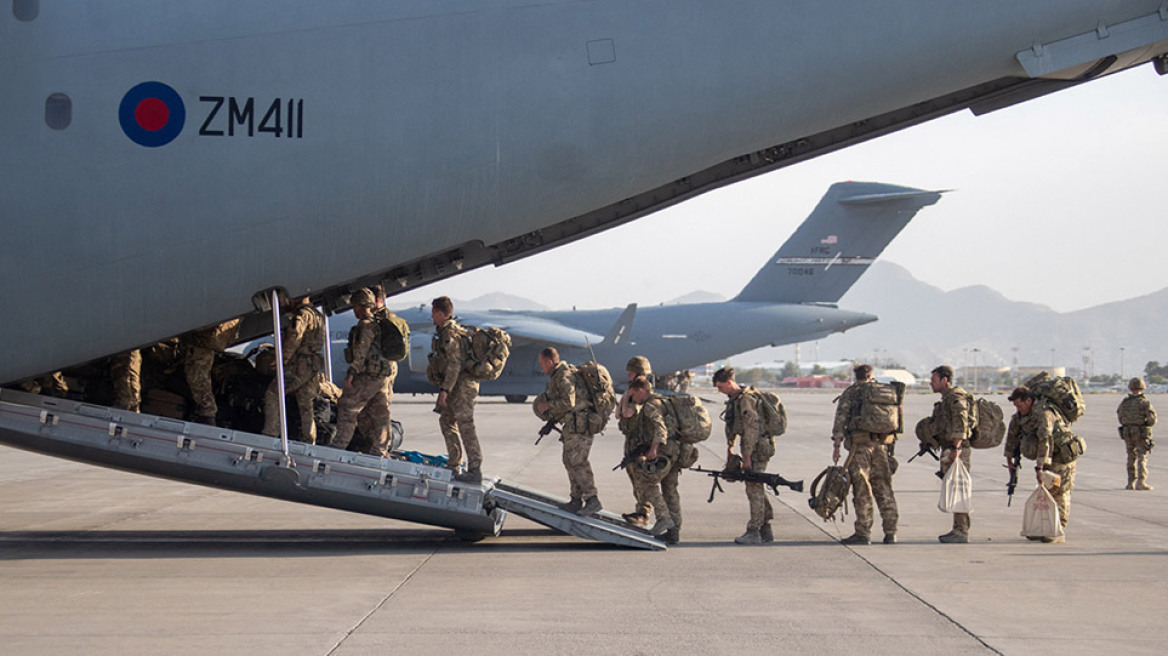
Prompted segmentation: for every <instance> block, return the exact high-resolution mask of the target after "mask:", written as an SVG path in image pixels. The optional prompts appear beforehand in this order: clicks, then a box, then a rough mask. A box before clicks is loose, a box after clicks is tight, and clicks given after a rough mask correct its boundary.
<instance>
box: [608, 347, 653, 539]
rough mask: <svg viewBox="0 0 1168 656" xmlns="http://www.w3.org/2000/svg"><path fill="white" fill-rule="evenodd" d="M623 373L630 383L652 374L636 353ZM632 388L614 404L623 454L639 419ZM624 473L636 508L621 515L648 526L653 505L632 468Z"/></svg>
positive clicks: (646, 362)
mask: <svg viewBox="0 0 1168 656" xmlns="http://www.w3.org/2000/svg"><path fill="white" fill-rule="evenodd" d="M625 373H626V374H627V375H628V380H629V382H630V383H632V382H633V381H634V380H636V378H637V377H638V376H643V377H644V378H646V379H648V378H649V377H650V376H652V375H653V368H652V366H651V365H650V364H649V359H648V358H646V357H644V356H642V355H637V356H634V357H632V358H630V359H629V361H628V363H626V364H625ZM632 391H633V390H632V388H631V387H626V388H625V391H624V394H621V398H620V402H618V403H617V406H616V416H617V426H618V428H620V431H621V434H623V435H624V436H625V456H628V455H629V453H631V448H632V442H631V441H630V438H632V437H634V434H635V433H636V432H637V430H638V424H639V423H640V420H641V406H639V405H637V404H636V403H635V402H634V401H633V400H632ZM625 473H626V474H628V476H629V483H631V484H632V486H633V499H634V500H635V501H636V504H637V505H636V508H635V509H634V510H633V512H631V513H624V514H622V515H621V517H623V518H624V520H625V521H626V522H628V523H630V524H633V525H634V526H640V527H642V528H648V526H649V514H650V513H651V512H652V510H653V507H652V506H651V505H649V504H648V502H646V501H645V500H644V499H642V498H641V496H640V494H639V492H638V488H637V482H636V481H635V480H634V479H633V470H632V469H631V468H630V467H625Z"/></svg>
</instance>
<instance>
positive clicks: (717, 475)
mask: <svg viewBox="0 0 1168 656" xmlns="http://www.w3.org/2000/svg"><path fill="white" fill-rule="evenodd" d="M689 470H690V471H696V472H701V473H703V474H706V475H707V476H711V477H713V479H714V486H713V487H712V488H710V498H709V499H706V503H713V502H714V494H715V493H716V492H725V490H723V489H722V484H721V482H720V481H719V479H722V478H724V479H726V480H728V481H732V482H738V481H742V482H744V483H762V484H763V485H765V486H767V487H769V488H770V489H771V491H772V492H774V493H775V496H779V486H780V485H782V486H784V487H788V488H791V489H792V490H794V491H796V492H802V491H803V481H788V480H787V479H785V478H783V477H782V476H780V475H778V474H768V473H766V472H753V471H750V470H749V469H748V470H739V471H723V470H720V469H703V468H701V467H690V468H689Z"/></svg>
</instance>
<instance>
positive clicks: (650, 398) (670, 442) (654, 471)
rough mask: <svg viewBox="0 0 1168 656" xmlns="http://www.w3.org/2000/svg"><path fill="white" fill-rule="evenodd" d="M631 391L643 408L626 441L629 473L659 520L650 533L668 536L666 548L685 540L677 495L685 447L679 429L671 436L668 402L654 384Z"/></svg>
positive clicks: (637, 384)
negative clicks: (655, 388)
mask: <svg viewBox="0 0 1168 656" xmlns="http://www.w3.org/2000/svg"><path fill="white" fill-rule="evenodd" d="M629 390H630V391H631V393H632V395H631V396H632V402H633V403H635V404H636V405H637V406H639V407H640V408H641V410H640V413H639V421H638V422H637V424H636V426H635V427H634V429H633V430H632V431H631V432H630V433H629V434H628V436H627V438H626V440H625V454H626V455H625V457H626V458H629V459H630V462H629V464H628V465H627V466H626V471H628V473H629V478H630V479H631V480H632V482H633V495H634V496H635V497H636V498H637V499H639V500H641V501H642V502H643V503H644V506H645V508H646V509H647V511H653V512H654V514H655V515H656V517H657V522H656V523H655V524H654V525H653V528H652V529H651V531H650V532H651V533H652V534H653V535H656V536H664V538H663V539H664V540H665V542H666V544H677V543H678V542H679V541H680V540H681V496H680V495H679V494H678V491H677V479H678V476H680V475H681V468H680V467H679V463H680V461H681V458H680V456H681V453H680V449H679V447H680V446H681V445H680V443H679V441H678V440H677V439H676V427H674V430H673V431H672V432H673V433H674V435H673V436H672V437H671V436H670V430H669V428H668V424H669V423H670V422H668V421H667V420H666V418H667V417H670V415H669V410H668V409H667V408H666V407H665V404H666V403H668V401H666V400H665V398H664V397H662V396H661V395H659V394H654V393H653V384H652V383H650V382H649V379H647V378H645V377H644V376H638V377H636V378H635V379H633V381H632V382H631V383H629ZM686 446H688V445H686ZM691 448H692V447H691ZM647 511H646V512H645V515H646V517H648V512H647ZM646 523H647V522H646Z"/></svg>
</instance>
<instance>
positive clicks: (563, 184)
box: [0, 0, 1168, 548]
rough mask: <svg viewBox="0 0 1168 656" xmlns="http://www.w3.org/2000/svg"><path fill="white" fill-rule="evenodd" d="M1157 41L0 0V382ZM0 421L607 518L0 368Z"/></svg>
mask: <svg viewBox="0 0 1168 656" xmlns="http://www.w3.org/2000/svg"><path fill="white" fill-rule="evenodd" d="M1166 53H1168V2H1165V1H1164V0H1107V1H1106V2H1100V1H1099V0H1031V1H1029V2H1017V0H983V1H982V2H978V3H938V2H936V1H935V0H900V1H899V2H895V3H873V2H867V1H863V0H840V1H837V2H809V3H794V2H777V1H775V0H740V1H739V2H733V3H719V2H711V1H710V0H637V1H629V0H591V1H583V0H542V1H541V2H536V3H533V2H529V1H528V0H397V1H395V2H366V1H360V0H331V1H330V2H307V1H305V0H281V1H280V2H276V1H274V0H267V1H263V0H260V1H256V2H247V3H241V2H237V1H235V0H201V1H200V2H188V1H179V0H153V1H151V2H97V3H67V2H41V1H40V0H11V1H10V2H6V3H4V5H3V6H2V7H0V89H2V90H3V93H0V144H2V145H3V157H2V158H0V212H2V215H0V225H2V228H0V230H2V234H0V307H2V308H4V309H5V311H6V314H5V316H4V320H3V321H0V344H3V348H2V349H0V383H11V382H15V381H20V380H22V379H25V378H29V377H32V376H37V375H40V374H44V373H46V372H51V371H55V370H58V369H62V368H66V367H70V366H74V365H79V364H82V363H85V362H88V361H92V360H94V359H97V358H102V357H105V356H108V355H111V354H114V353H117V352H119V351H123V350H125V349H131V348H135V347H139V346H142V345H146V344H150V343H152V342H155V341H156V340H160V339H165V338H168V337H170V336H173V335H178V334H180V333H184V332H187V331H191V330H195V329H198V328H200V327H203V326H208V325H212V324H215V323H218V322H220V321H223V320H226V319H230V318H233V317H241V316H242V317H245V321H244V326H243V329H242V331H241V336H242V337H243V338H244V339H246V338H249V337H253V336H257V335H260V334H263V333H266V332H270V331H271V330H272V327H273V326H272V324H273V320H272V319H271V318H269V316H268V314H267V310H269V306H271V305H274V304H275V303H276V302H278V301H279V300H280V299H282V298H294V297H301V296H305V295H308V296H310V297H311V300H312V301H313V302H314V303H316V304H318V305H320V306H322V307H324V308H325V309H326V310H328V311H329V312H336V311H338V310H342V309H345V308H346V307H347V306H348V296H349V294H350V293H351V292H352V291H353V290H354V289H356V288H357V287H360V286H365V285H368V284H372V283H381V284H383V285H384V286H385V287H386V289H387V291H388V292H389V293H390V294H393V293H397V292H401V291H405V290H408V289H413V288H415V287H417V286H419V285H422V284H425V283H429V282H433V281H435V280H439V279H442V278H445V277H448V276H451V275H454V274H456V273H458V272H460V271H466V270H468V269H472V268H476V267H481V266H484V265H487V264H495V265H502V264H505V263H507V262H510V261H513V260H516V259H518V258H522V257H526V256H528V255H531V254H534V253H538V252H542V251H545V250H547V249H550V248H553V247H556V246H559V245H562V244H565V243H568V242H571V241H573V240H576V239H580V238H582V237H585V236H588V235H590V234H594V233H596V232H599V231H602V230H606V229H608V228H611V227H614V226H617V225H620V224H622V223H625V222H628V221H632V220H634V219H636V218H638V217H641V216H644V215H646V214H649V213H651V212H654V211H656V210H659V209H661V208H664V207H668V206H670V205H673V204H676V203H679V202H681V201H683V200H686V199H687V198H691V197H693V196H696V195H698V194H701V193H704V192H706V191H709V190H712V189H715V188H718V187H721V186H724V185H728V184H731V183H733V182H736V181H739V180H742V179H745V178H749V177H752V176H755V175H759V174H761V173H765V172H768V171H772V170H775V169H778V168H781V167H783V166H787V165H789V164H793V163H796V162H799V161H803V160H805V159H808V158H811V157H814V156H816V155H819V154H822V153H826V152H830V151H833V150H836V149H839V148H844V147H846V146H848V145H851V144H855V143H858V142H860V141H864V140H866V139H871V138H873V137H877V136H880V135H882V134H886V133H888V132H891V131H894V130H897V129H900V128H903V127H907V126H910V125H914V124H917V123H921V122H923V121H927V120H929V119H932V118H935V117H938V116H942V115H945V114H948V113H952V112H955V111H959V110H961V109H965V108H969V109H971V110H972V111H974V112H975V113H984V112H990V111H993V110H995V109H998V108H1001V107H1006V106H1009V105H1011V104H1014V103H1018V102H1022V101H1025V100H1027V99H1030V98H1034V97H1037V96H1040V95H1043V94H1046V93H1050V92H1053V91H1057V90H1059V89H1063V88H1067V87H1070V86H1074V85H1076V84H1080V83H1082V82H1086V81H1089V80H1092V79H1094V78H1097V77H1099V76H1101V75H1106V74H1110V73H1114V72H1116V71H1120V70H1123V69H1127V68H1130V67H1133V66H1137V65H1141V64H1144V63H1147V62H1152V63H1153V65H1154V66H1155V67H1156V69H1157V71H1159V72H1160V73H1162V74H1163V73H1165V72H1166V71H1168V56H1166ZM756 293H757V288H755V287H753V286H748V287H747V289H746V290H744V292H743V294H742V295H740V296H739V299H738V300H740V301H751V300H753V298H754V297H755V294H756ZM581 326H582V327H583V328H584V329H586V330H588V331H590V332H596V333H597V334H600V331H604V330H606V327H604V326H601V325H598V324H596V325H594V324H592V323H587V324H581ZM277 380H280V377H279V376H277ZM0 441H3V442H5V443H9V444H15V445H17V446H20V447H23V448H27V449H32V450H36V451H40V452H44V453H51V454H55V455H61V456H65V457H73V458H79V459H83V460H86V461H90V462H97V463H102V464H107V465H111V466H117V467H123V468H127V469H132V470H135V471H143V472H148V473H153V474H157V475H161V476H167V477H171V478H177V479H181V480H188V481H193V482H200V483H206V484H210V485H216V486H220V487H225V488H229V489H237V490H243V491H249V492H254V493H257V494H266V495H270V496H276V497H280V498H287V499H292V500H298V501H304V502H308V503H318V504H321V505H326V506H331V507H336V508H345V509H350V510H359V511H361V512H372V513H376V514H383V515H386V516H392V517H398V518H402V519H409V520H412V521H421V522H426V523H432V524H440V525H444V526H451V527H454V528H456V530H462V531H464V532H465V533H468V534H477V535H481V534H484V533H490V532H493V531H497V530H498V527H499V526H500V525H501V522H502V514H503V513H504V512H505V511H506V510H513V511H515V512H520V510H516V508H525V510H523V511H522V512H525V513H526V514H527V516H529V517H533V518H536V517H538V518H539V519H537V521H544V522H545V523H548V524H549V525H556V524H557V523H562V524H563V526H562V527H561V530H565V531H568V532H572V533H573V534H575V535H581V534H588V535H594V534H595V533H596V532H597V531H600V532H604V533H605V534H606V535H612V534H613V532H614V531H617V532H621V531H625V532H626V533H627V530H626V528H625V527H617V528H616V529H613V528H612V526H611V525H612V522H611V521H610V520H611V518H609V517H601V518H580V519H576V518H568V519H570V520H571V521H563V522H561V520H562V519H563V518H562V517H560V516H559V515H557V514H556V513H557V511H556V509H555V507H554V505H550V503H545V502H544V501H546V499H544V500H543V501H541V500H539V499H536V495H533V494H532V493H526V492H523V493H521V492H516V491H515V490H514V488H511V487H509V486H504V485H501V484H499V485H494V484H491V487H490V489H487V488H486V487H484V486H479V485H473V484H469V485H466V484H457V483H454V482H452V481H451V478H450V473H449V470H441V469H437V468H433V467H427V466H424V465H421V464H419V465H414V464H409V463H402V462H399V461H397V460H390V459H385V458H379V459H373V460H361V458H372V457H371V456H360V457H358V456H348V455H343V454H340V455H338V454H337V453H335V452H336V450H335V449H330V448H327V447H317V446H309V445H303V444H293V445H289V444H288V443H287V442H286V441H284V442H283V443H282V446H280V445H275V446H274V445H273V443H272V440H271V438H266V437H263V436H257V435H252V434H247V433H240V432H237V431H225V430H215V429H214V428H213V427H206V426H194V425H191V424H189V423H186V422H181V421H174V420H169V419H165V418H160V417H151V416H148V415H137V414H134V413H126V412H122V411H117V410H114V409H112V408H107V407H104V406H95V405H92V404H85V403H80V402H77V401H72V400H70V401H66V400H56V399H46V398H44V397H39V396H33V395H27V394H21V393H19V392H12V391H10V390H6V389H0ZM516 495H518V496H516ZM520 497H521V499H520ZM516 499H519V500H516ZM617 521H618V522H619V518H617ZM628 530H631V529H628ZM634 533H635V531H634ZM626 539H628V540H631V541H632V542H638V541H640V542H641V543H643V542H644V541H645V540H644V536H643V535H642V536H638V535H631V536H630V535H625V534H624V533H622V537H620V540H626ZM648 541H649V542H651V543H653V545H650V546H651V547H652V548H660V546H661V545H660V543H657V542H656V541H655V540H652V539H651V538H649V539H648Z"/></svg>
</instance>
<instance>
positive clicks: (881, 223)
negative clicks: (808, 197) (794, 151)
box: [734, 182, 943, 303]
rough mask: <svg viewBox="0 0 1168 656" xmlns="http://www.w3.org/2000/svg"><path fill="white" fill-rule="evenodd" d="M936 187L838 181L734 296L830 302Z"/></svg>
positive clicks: (930, 199)
mask: <svg viewBox="0 0 1168 656" xmlns="http://www.w3.org/2000/svg"><path fill="white" fill-rule="evenodd" d="M942 193H943V192H940V191H924V190H921V189H912V188H910V187H898V186H895V185H888V184H881V183H878V182H837V183H836V184H834V185H832V186H831V188H830V189H828V190H827V194H825V195H824V197H823V198H822V199H821V200H820V201H819V205H817V206H816V207H815V211H813V212H812V213H811V216H809V217H807V220H806V221H804V222H803V225H801V226H799V229H798V230H796V231H795V234H793V235H791V237H790V238H789V239H787V241H786V243H784V244H783V246H782V247H781V248H780V249H779V252H777V253H775V255H774V256H773V257H772V258H771V259H770V260H768V261H767V263H766V265H765V266H763V268H762V269H760V270H759V272H758V273H757V274H755V276H754V279H753V280H751V281H750V283H749V284H747V285H746V287H744V288H743V289H742V291H741V292H739V294H738V296H737V297H736V298H735V299H734V300H736V301H754V302H764V303H835V302H837V301H839V299H840V297H842V296H843V295H844V293H845V292H847V291H848V289H849V288H850V287H851V286H852V285H853V284H854V283H855V282H856V280H859V278H860V276H861V275H863V273H864V272H865V271H867V270H868V266H869V265H871V264H872V262H874V261H875V260H876V257H877V256H879V255H880V253H882V252H884V248H885V247H886V246H888V244H889V242H891V241H892V240H893V238H894V237H896V235H898V234H899V233H900V231H901V230H902V229H903V228H904V226H906V225H908V222H909V221H910V220H912V218H913V217H914V216H916V213H917V212H918V211H920V209H921V208H922V207H927V206H929V205H932V204H933V203H936V202H937V200H939V199H940V198H941V194H942Z"/></svg>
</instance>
